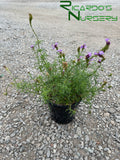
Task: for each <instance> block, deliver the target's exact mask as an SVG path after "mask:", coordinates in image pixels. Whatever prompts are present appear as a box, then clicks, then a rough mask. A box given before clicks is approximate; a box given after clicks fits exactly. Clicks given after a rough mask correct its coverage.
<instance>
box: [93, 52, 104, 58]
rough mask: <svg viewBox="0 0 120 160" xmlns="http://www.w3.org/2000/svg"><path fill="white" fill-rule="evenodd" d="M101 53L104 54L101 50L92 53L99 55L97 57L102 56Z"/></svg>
mask: <svg viewBox="0 0 120 160" xmlns="http://www.w3.org/2000/svg"><path fill="white" fill-rule="evenodd" d="M103 54H104V52H103V51H99V52H98V53H97V52H95V53H94V55H95V56H99V57H102V56H103Z"/></svg>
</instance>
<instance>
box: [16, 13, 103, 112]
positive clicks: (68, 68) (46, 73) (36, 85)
mask: <svg viewBox="0 0 120 160" xmlns="http://www.w3.org/2000/svg"><path fill="white" fill-rule="evenodd" d="M29 21H30V26H31V29H32V31H33V33H34V35H35V37H36V39H37V41H36V43H35V45H34V46H32V47H31V48H32V49H33V51H34V55H35V57H36V60H37V62H36V67H37V69H38V70H39V75H38V76H37V77H32V76H31V74H30V73H29V76H30V79H31V80H30V81H22V82H19V83H18V82H15V86H16V87H17V88H18V89H19V90H21V91H22V92H27V93H34V94H38V95H40V96H42V97H43V99H44V101H45V102H48V101H51V102H53V103H56V104H63V105H69V106H71V105H72V104H73V103H78V102H79V101H80V100H81V99H82V100H83V101H84V102H85V103H87V104H90V102H91V100H92V99H93V97H94V96H95V95H96V94H97V93H98V92H99V91H101V90H104V86H105V85H106V82H103V83H102V84H101V83H100V82H99V79H98V78H99V74H98V70H99V69H100V68H101V63H102V61H104V60H105V58H104V56H103V55H102V56H100V57H101V59H102V60H101V62H99V63H98V62H97V61H96V59H97V57H98V56H96V55H93V56H92V57H90V58H89V56H90V54H89V55H86V56H85V55H84V50H85V48H84V47H85V45H84V46H83V47H82V49H81V48H80V47H78V53H77V54H76V58H75V59H71V60H70V61H68V60H66V57H65V54H64V53H63V52H62V51H59V50H58V46H57V44H56V45H54V48H55V49H56V50H57V54H58V57H57V58H56V59H55V60H54V61H53V62H52V63H50V62H49V60H48V55H47V51H46V50H45V49H43V48H42V47H41V43H42V41H40V40H39V39H38V36H37V34H36V33H35V31H34V29H33V27H32V15H31V14H30V18H29ZM81 56H82V57H83V58H79V57H81ZM92 58H95V60H94V61H93V63H92V62H91V61H92ZM70 112H71V113H72V114H74V113H73V110H72V109H71V108H70Z"/></svg>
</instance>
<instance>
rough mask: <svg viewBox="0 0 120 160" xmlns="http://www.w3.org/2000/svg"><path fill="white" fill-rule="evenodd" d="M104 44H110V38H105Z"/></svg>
mask: <svg viewBox="0 0 120 160" xmlns="http://www.w3.org/2000/svg"><path fill="white" fill-rule="evenodd" d="M105 41H106V44H107V45H108V46H109V45H110V40H109V39H108V38H106V39H105Z"/></svg>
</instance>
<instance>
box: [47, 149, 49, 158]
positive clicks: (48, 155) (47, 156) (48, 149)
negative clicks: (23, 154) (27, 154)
mask: <svg viewBox="0 0 120 160" xmlns="http://www.w3.org/2000/svg"><path fill="white" fill-rule="evenodd" d="M47 157H48V158H49V157H50V150H49V149H48V150H47Z"/></svg>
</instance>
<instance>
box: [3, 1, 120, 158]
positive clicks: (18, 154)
mask: <svg viewBox="0 0 120 160" xmlns="http://www.w3.org/2000/svg"><path fill="white" fill-rule="evenodd" d="M46 6H48V4H47V3H46ZM47 8H48V9H46V8H44V7H40V3H39V5H38V3H37V5H36V4H34V3H26V4H24V3H20V2H19V3H11V2H10V3H1V5H0V44H1V45H0V57H1V58H0V75H3V77H1V78H0V94H1V95H0V160H120V158H119V157H120V87H119V84H120V80H119V77H120V72H119V68H120V63H119V60H120V48H119V47H118V46H119V45H120V20H118V21H117V22H87V21H86V22H78V21H75V20H71V21H67V12H66V11H64V10H63V9H59V8H55V10H53V9H52V8H51V7H49V6H48V7H47ZM29 12H31V13H32V14H33V16H34V26H35V29H36V31H37V33H38V35H39V36H40V37H41V39H43V40H44V41H45V42H44V47H45V48H46V49H47V50H48V49H49V50H48V52H49V54H50V55H51V58H54V54H55V52H52V49H50V48H51V45H52V44H53V43H54V42H56V41H57V42H58V43H59V46H60V48H62V49H63V50H65V53H66V54H67V55H68V57H71V56H73V55H74V53H76V47H78V46H79V45H81V44H83V43H86V44H87V46H88V48H87V52H88V51H96V49H100V48H101V47H102V46H103V45H104V43H105V42H104V39H105V38H107V37H108V38H110V41H111V46H110V50H109V51H107V52H106V59H107V60H106V62H105V64H104V67H105V70H104V72H103V73H101V79H105V78H104V77H105V76H106V75H107V74H109V73H111V72H112V74H113V76H112V77H110V78H109V79H108V81H109V83H110V84H111V86H112V88H111V89H110V90H107V92H105V93H101V94H100V95H99V96H96V97H95V100H94V101H93V107H92V110H91V111H92V114H91V115H89V114H88V106H87V105H85V104H84V103H82V102H81V103H80V104H79V106H78V112H77V113H76V117H75V120H74V121H73V122H72V123H70V124H68V125H58V124H56V123H55V122H53V121H52V120H51V119H50V115H49V109H48V106H47V105H44V104H42V103H41V102H40V101H39V98H38V96H36V95H28V94H21V93H19V92H18V91H16V89H15V88H13V87H11V86H10V83H11V82H12V78H11V76H10V75H9V74H8V73H6V71H5V70H4V69H3V66H4V65H6V66H7V67H9V69H10V70H11V71H12V73H13V74H14V75H15V76H17V77H19V78H20V79H22V78H25V79H27V75H26V73H27V72H28V71H29V72H31V73H32V74H33V73H34V74H36V73H37V71H36V69H35V68H34V62H35V60H34V58H33V54H32V51H31V49H30V47H29V46H30V45H31V44H33V42H34V41H35V38H34V36H33V35H32V32H31V29H30V27H29V24H28V13H29ZM119 13H120V6H119V5H118V6H117V7H114V6H113V11H112V13H111V14H113V15H116V16H119V15H120V14H119ZM105 14H106V13H105ZM51 52H52V53H51ZM8 86H9V87H8ZM6 88H8V89H7V93H8V94H7V96H6V95H4V93H5V92H6Z"/></svg>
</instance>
